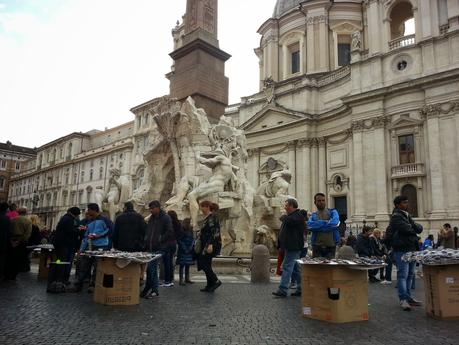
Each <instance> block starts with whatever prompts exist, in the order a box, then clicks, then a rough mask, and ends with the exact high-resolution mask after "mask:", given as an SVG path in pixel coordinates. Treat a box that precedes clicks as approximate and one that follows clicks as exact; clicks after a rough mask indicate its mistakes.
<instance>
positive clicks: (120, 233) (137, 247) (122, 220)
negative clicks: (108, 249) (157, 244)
mask: <svg viewBox="0 0 459 345" xmlns="http://www.w3.org/2000/svg"><path fill="white" fill-rule="evenodd" d="M146 228H147V223H145V220H144V219H143V217H142V216H141V215H140V214H139V213H137V212H135V211H131V212H129V211H128V212H123V213H122V214H120V215H119V216H118V217H117V218H116V220H115V227H114V230H113V238H112V240H113V248H115V249H118V250H121V251H125V252H140V251H142V250H143V248H144V240H145V230H146Z"/></svg>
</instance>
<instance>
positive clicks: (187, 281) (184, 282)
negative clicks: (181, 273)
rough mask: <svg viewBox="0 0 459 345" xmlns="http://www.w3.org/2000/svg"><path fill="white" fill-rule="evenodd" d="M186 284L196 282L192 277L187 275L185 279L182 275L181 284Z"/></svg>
mask: <svg viewBox="0 0 459 345" xmlns="http://www.w3.org/2000/svg"><path fill="white" fill-rule="evenodd" d="M186 284H194V282H193V281H191V280H190V277H185V279H183V277H180V280H179V285H182V286H183V285H186Z"/></svg>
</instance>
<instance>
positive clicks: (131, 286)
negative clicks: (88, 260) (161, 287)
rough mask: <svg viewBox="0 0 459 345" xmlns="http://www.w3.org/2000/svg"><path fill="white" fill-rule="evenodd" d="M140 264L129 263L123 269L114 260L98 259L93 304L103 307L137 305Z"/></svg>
mask: <svg viewBox="0 0 459 345" xmlns="http://www.w3.org/2000/svg"><path fill="white" fill-rule="evenodd" d="M139 283H140V264H139V263H134V262H131V263H130V264H129V265H127V266H126V267H124V268H119V267H118V266H117V265H116V259H112V258H98V259H97V272H96V286H95V290H94V302H96V303H99V304H105V305H135V304H139V293H140V291H139Z"/></svg>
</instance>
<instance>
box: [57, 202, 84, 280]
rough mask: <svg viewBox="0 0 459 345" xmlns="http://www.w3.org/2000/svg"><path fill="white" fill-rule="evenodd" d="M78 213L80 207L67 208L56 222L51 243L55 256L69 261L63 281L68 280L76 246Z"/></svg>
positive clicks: (79, 212)
mask: <svg viewBox="0 0 459 345" xmlns="http://www.w3.org/2000/svg"><path fill="white" fill-rule="evenodd" d="M80 214H81V210H80V208H78V207H71V208H69V209H68V210H67V213H66V214H64V215H63V216H62V217H61V219H60V220H59V222H58V223H57V226H56V232H55V233H54V240H53V245H54V250H55V253H56V257H57V258H58V259H59V260H61V261H63V262H70V265H68V266H67V267H68V268H67V270H66V272H65V282H68V281H69V278H70V272H71V271H72V263H73V259H74V258H75V252H76V251H77V248H78V233H79V216H80Z"/></svg>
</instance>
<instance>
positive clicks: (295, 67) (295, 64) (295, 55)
mask: <svg viewBox="0 0 459 345" xmlns="http://www.w3.org/2000/svg"><path fill="white" fill-rule="evenodd" d="M299 71H300V52H299V51H298V50H297V51H294V52H292V74H295V73H298V72H299Z"/></svg>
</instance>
